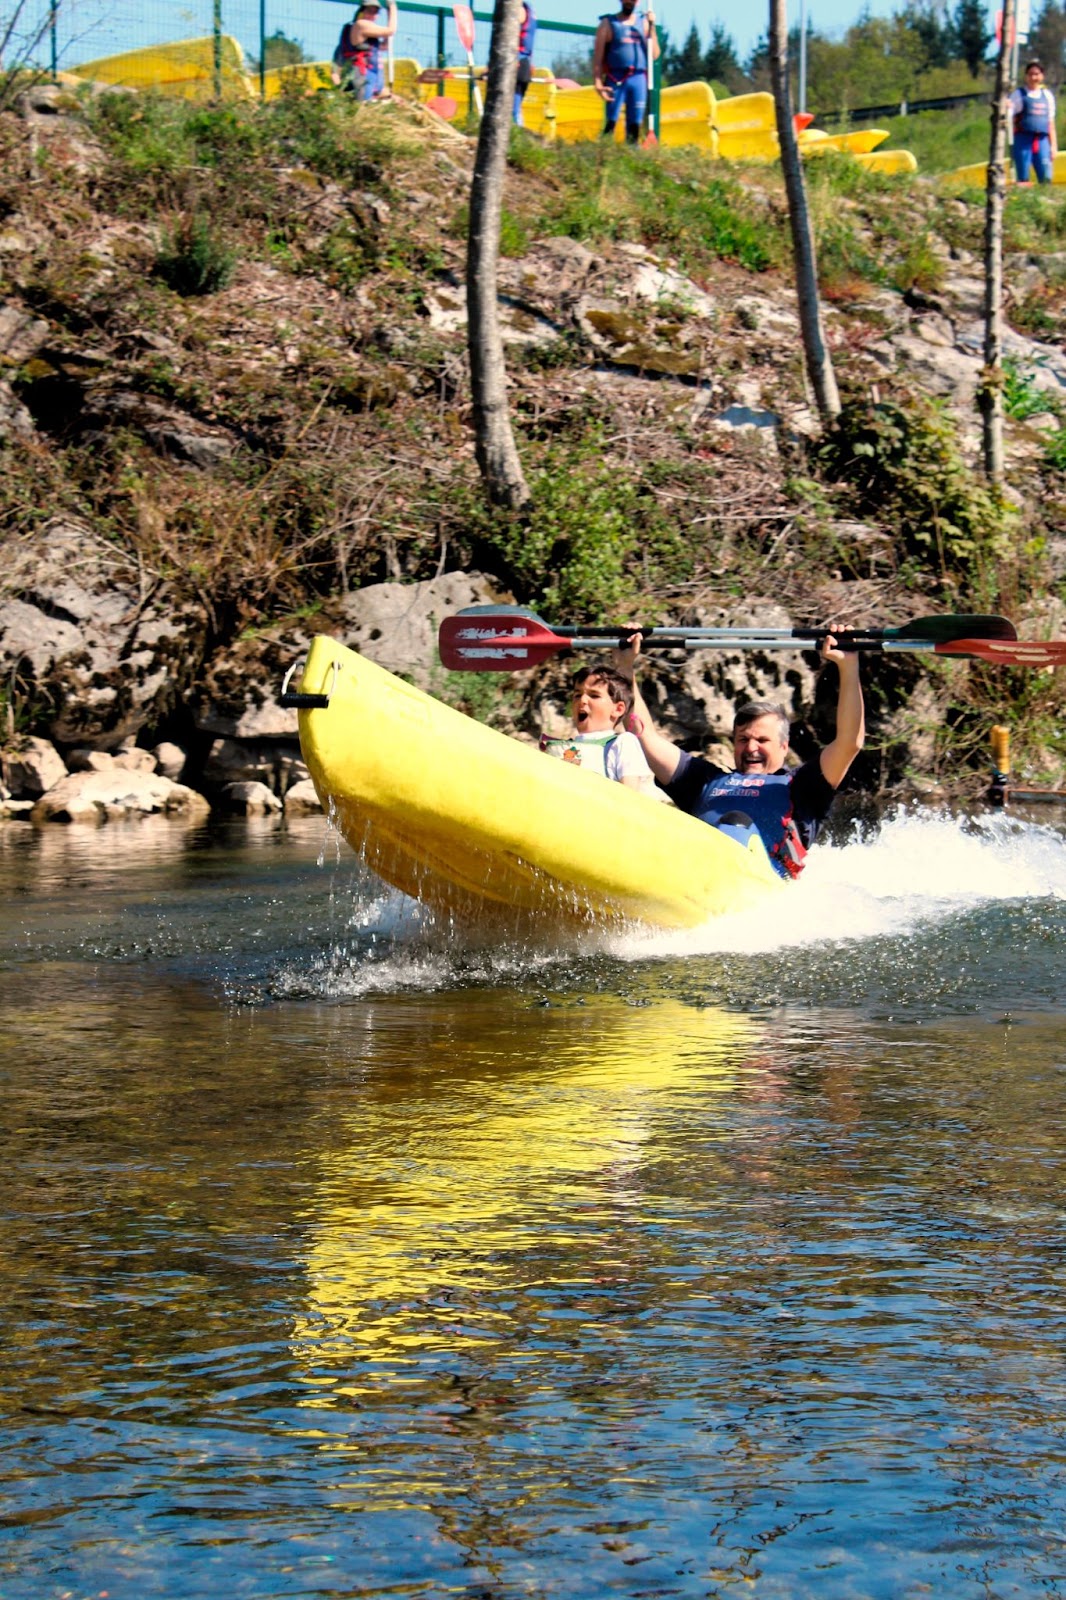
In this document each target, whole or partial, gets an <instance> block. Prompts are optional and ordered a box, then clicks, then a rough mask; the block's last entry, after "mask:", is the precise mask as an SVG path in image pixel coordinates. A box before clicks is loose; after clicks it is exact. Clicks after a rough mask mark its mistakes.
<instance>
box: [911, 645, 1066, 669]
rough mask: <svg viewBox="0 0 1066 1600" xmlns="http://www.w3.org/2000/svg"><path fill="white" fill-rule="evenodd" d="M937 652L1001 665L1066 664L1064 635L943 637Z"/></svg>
mask: <svg viewBox="0 0 1066 1600" xmlns="http://www.w3.org/2000/svg"><path fill="white" fill-rule="evenodd" d="M933 648H934V652H935V654H936V655H938V656H974V657H976V658H977V660H979V661H994V662H996V663H997V664H998V665H1000V666H1004V667H1066V639H946V640H945V641H944V642H943V643H942V644H938V645H935V646H934V647H933Z"/></svg>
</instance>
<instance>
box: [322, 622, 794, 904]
mask: <svg viewBox="0 0 1066 1600" xmlns="http://www.w3.org/2000/svg"><path fill="white" fill-rule="evenodd" d="M301 693H302V694H304V695H316V696H320V697H322V698H327V697H328V704H327V705H321V706H316V707H314V708H311V709H302V710H301V711H300V743H301V747H302V750H303V756H304V760H305V761H306V763H307V767H308V770H309V771H310V773H311V777H312V779H313V780H314V783H315V787H316V789H317V791H318V794H319V796H320V798H321V800H322V803H323V805H324V806H325V807H326V809H327V812H328V814H329V815H330V816H331V817H332V818H333V820H334V821H335V822H336V824H337V826H338V827H339V828H340V830H341V832H342V833H343V834H344V836H345V838H346V839H347V840H348V843H349V844H350V845H351V846H352V848H353V849H354V850H355V851H356V852H357V853H358V854H359V855H360V856H361V857H362V858H363V860H364V861H365V862H366V863H367V865H368V866H369V867H370V868H371V869H372V870H373V871H374V872H376V873H377V874H378V876H379V877H381V878H383V879H384V880H385V882H386V883H389V884H391V885H392V886H393V887H395V888H397V889H399V890H401V891H402V892H403V893H404V894H407V895H410V896H412V897H413V898H415V899H417V900H420V901H422V902H423V903H424V904H425V905H427V906H429V907H431V908H432V910H433V911H434V912H436V913H438V914H440V915H443V916H445V917H447V918H450V919H453V920H455V921H457V922H459V923H462V924H466V925H471V924H474V925H480V926H481V927H483V928H488V927H490V926H491V927H492V928H494V929H495V928H498V927H499V926H500V925H501V924H502V925H505V926H507V927H508V928H511V929H514V930H516V931H526V930H530V929H533V930H537V931H541V932H547V931H550V930H552V929H557V930H562V929H567V928H569V929H573V928H580V927H585V928H587V927H589V926H590V925H594V924H608V925H609V924H623V923H641V924H646V925H651V926H655V927H663V928H684V927H693V926H696V925H698V924H699V923H701V922H703V921H705V920H706V919H707V918H709V917H711V916H715V915H717V914H720V913H721V912H724V911H727V910H730V909H735V908H737V907H738V906H744V905H748V904H751V903H752V902H753V901H755V900H756V899H759V898H761V897H763V896H766V895H772V894H775V893H777V892H778V890H779V889H780V887H781V883H782V880H781V879H780V878H779V877H778V875H777V874H776V873H775V872H774V870H773V868H772V867H771V865H770V862H769V860H768V858H767V856H766V852H765V850H764V849H763V848H762V846H761V844H759V843H758V842H753V843H752V844H751V845H750V846H748V847H747V848H745V847H744V846H743V845H741V844H739V843H737V842H736V841H735V840H733V839H730V838H728V837H727V836H726V835H724V834H722V833H720V832H718V831H717V830H716V829H714V828H710V827H708V826H707V825H706V824H705V823H702V822H698V821H696V820H695V819H694V818H692V817H689V816H686V815H684V814H683V813H681V812H679V811H677V810H676V809H675V808H674V807H672V806H666V805H663V804H661V803H660V802H659V801H657V800H655V799H654V798H652V797H651V796H648V795H643V794H638V793H636V792H634V791H633V790H630V789H626V788H624V787H623V786H622V785H621V784H616V783H611V782H608V781H607V780H606V779H604V778H601V777H599V776H598V775H597V774H595V773H592V772H588V771H586V770H584V769H582V768H580V767H576V766H571V765H569V764H568V763H566V762H562V761H556V760H553V759H551V758H550V757H548V756H544V755H542V754H541V753H540V752H539V751H538V750H535V749H533V748H532V747H531V746H529V745H525V744H521V743H520V742H519V741H517V740H515V739H508V738H506V737H504V736H503V735H502V734H499V733H496V732H494V731H493V730H492V729H490V728H486V727H485V726H484V725H483V724H481V723H478V722H475V721H474V720H473V719H472V718H470V717H466V716H464V715H462V713H460V712H458V711H454V710H452V709H451V707H449V706H445V705H443V704H442V703H441V702H440V701H439V700H435V699H433V698H432V696H430V695H427V694H423V693H422V691H421V690H419V689H415V688H413V687H412V686H411V685H410V684H407V683H405V682H403V681H402V680H401V679H399V678H396V677H394V676H393V675H392V674H391V673H388V672H385V671H384V670H383V669H382V668H380V667H378V666H376V665H374V663H373V662H370V661H368V660H367V659H366V658H365V657H363V656H360V655H357V654H356V653H355V652H354V651H351V650H348V649H346V648H345V646H344V645H341V644H339V643H338V642H337V641H336V640H335V639H331V638H329V637H327V636H325V635H320V636H319V637H318V638H316V639H315V640H314V642H313V644H312V646H311V650H310V652H309V654H308V658H307V662H306V665H305V667H304V673H303V679H302V684H301Z"/></svg>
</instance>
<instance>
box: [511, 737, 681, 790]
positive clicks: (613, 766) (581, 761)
mask: <svg viewBox="0 0 1066 1600" xmlns="http://www.w3.org/2000/svg"><path fill="white" fill-rule="evenodd" d="M540 748H541V749H542V750H543V751H544V752H545V753H546V754H547V755H550V756H555V757H556V759H557V760H560V761H570V762H573V763H574V764H575V765H576V766H579V767H587V768H588V769H589V770H590V771H592V772H602V773H603V775H604V776H605V777H607V778H611V779H613V781H614V782H615V783H621V782H622V780H623V779H624V778H629V779H636V780H637V781H638V782H639V784H640V787H641V789H642V790H644V791H645V792H646V793H648V794H653V793H654V794H660V793H661V790H657V789H656V788H655V779H654V777H653V776H652V770H651V768H650V767H649V766H648V760H647V757H646V756H645V754H644V751H643V750H642V748H641V744H640V740H639V739H638V738H637V736H636V734H634V733H570V734H567V735H566V737H565V738H562V739H549V738H547V737H545V738H543V739H542V740H541V741H540Z"/></svg>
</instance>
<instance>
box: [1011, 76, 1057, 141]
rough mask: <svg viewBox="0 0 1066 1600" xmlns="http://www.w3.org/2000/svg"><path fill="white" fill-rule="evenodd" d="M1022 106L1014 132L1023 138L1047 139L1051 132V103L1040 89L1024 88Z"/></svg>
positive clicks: (1015, 122) (1015, 119)
mask: <svg viewBox="0 0 1066 1600" xmlns="http://www.w3.org/2000/svg"><path fill="white" fill-rule="evenodd" d="M1020 92H1021V97H1022V108H1021V111H1020V112H1018V113H1016V114H1015V118H1014V132H1015V133H1016V134H1019V133H1020V134H1021V136H1022V138H1023V139H1046V138H1048V136H1049V135H1050V133H1051V104H1050V102H1049V100H1048V97H1047V94H1046V93H1045V91H1044V89H1043V88H1042V87H1041V88H1039V89H1032V90H1030V89H1022V90H1021V91H1020Z"/></svg>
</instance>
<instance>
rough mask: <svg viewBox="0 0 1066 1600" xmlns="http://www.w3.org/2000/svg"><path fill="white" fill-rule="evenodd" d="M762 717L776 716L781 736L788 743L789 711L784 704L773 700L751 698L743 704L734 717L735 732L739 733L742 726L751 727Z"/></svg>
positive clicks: (789, 729) (789, 728)
mask: <svg viewBox="0 0 1066 1600" xmlns="http://www.w3.org/2000/svg"><path fill="white" fill-rule="evenodd" d="M760 717H776V718H777V722H778V726H779V728H780V729H781V737H782V739H783V740H784V741H785V743H786V744H787V743H788V738H789V733H790V731H791V724H790V722H789V720H788V712H787V711H786V710H785V708H784V706H782V705H778V704H777V703H776V701H773V700H749V701H748V703H747V704H746V705H743V706H741V707H740V710H739V711H738V712H737V714H736V716H735V717H734V718H733V732H734V733H737V732H738V731H739V730H740V729H741V728H748V727H750V726H751V724H752V723H753V722H758V720H759V718H760Z"/></svg>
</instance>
